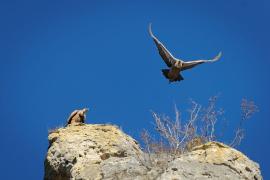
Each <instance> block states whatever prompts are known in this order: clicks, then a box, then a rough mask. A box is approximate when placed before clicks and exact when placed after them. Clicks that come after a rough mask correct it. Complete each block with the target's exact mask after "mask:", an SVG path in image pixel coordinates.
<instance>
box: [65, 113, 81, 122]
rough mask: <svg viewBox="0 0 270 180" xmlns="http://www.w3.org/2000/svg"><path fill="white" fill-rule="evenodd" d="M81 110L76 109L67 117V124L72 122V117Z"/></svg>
mask: <svg viewBox="0 0 270 180" xmlns="http://www.w3.org/2000/svg"><path fill="white" fill-rule="evenodd" d="M78 111H79V110H74V111H73V112H72V113H71V114H70V116H69V117H68V119H67V124H70V121H71V119H72V118H73V117H74V116H75V115H76V114H77V113H78Z"/></svg>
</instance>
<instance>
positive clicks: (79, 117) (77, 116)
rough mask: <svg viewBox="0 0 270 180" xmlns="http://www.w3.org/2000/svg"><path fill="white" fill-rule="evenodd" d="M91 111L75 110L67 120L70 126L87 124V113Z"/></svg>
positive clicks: (86, 109)
mask: <svg viewBox="0 0 270 180" xmlns="http://www.w3.org/2000/svg"><path fill="white" fill-rule="evenodd" d="M88 111H89V109H88V108H84V109H81V110H74V111H73V112H72V113H71V114H70V116H69V117H68V119H67V125H68V124H82V123H84V122H85V119H86V113H87V112H88Z"/></svg>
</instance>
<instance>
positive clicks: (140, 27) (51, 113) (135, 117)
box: [0, 0, 270, 179]
mask: <svg viewBox="0 0 270 180" xmlns="http://www.w3.org/2000/svg"><path fill="white" fill-rule="evenodd" d="M269 19H270V3H269V1H268V2H267V1H266V0H257V1H252V0H227V1H215V0H204V1H195V0H178V1H162V0H160V1H158V0H153V1H139V0H138V1H124V0H123V1H103V0H99V1H93V0H91V1H84V0H80V1H67V0H66V1H36V0H35V1H12V0H11V1H3V0H2V1H0V28H1V31H0V62H1V64H0V84H1V88H0V106H1V122H2V123H1V126H0V135H1V136H0V137H1V148H0V153H1V155H2V158H1V165H0V171H1V179H42V177H43V173H44V167H43V162H44V158H45V155H46V151H47V147H48V142H47V132H48V129H50V128H53V127H57V126H62V125H63V124H65V121H66V118H67V117H68V116H69V114H70V112H71V111H73V110H74V109H78V108H83V107H89V108H90V112H89V113H88V117H87V122H88V123H113V124H117V125H118V126H121V127H122V128H123V130H124V131H125V132H126V133H128V134H130V135H132V136H133V137H135V138H136V139H138V137H139V132H140V131H141V130H142V129H143V128H146V129H148V128H152V117H151V113H150V110H154V111H156V112H159V113H166V114H168V115H172V112H173V107H174V103H176V104H177V106H178V107H179V108H180V109H181V110H182V111H183V112H185V111H186V109H187V107H188V100H189V98H192V99H194V100H196V101H198V102H199V103H203V104H204V103H206V102H207V99H208V98H209V97H210V96H213V95H216V94H218V93H220V94H221V96H220V99H219V102H218V105H219V106H220V107H223V108H224V109H225V117H226V119H227V120H228V122H229V124H230V127H229V131H227V133H228V134H227V135H226V137H228V139H226V140H228V141H229V138H232V136H233V129H234V128H235V126H236V124H237V122H238V121H239V116H240V102H241V99H242V98H248V99H252V100H254V101H255V103H256V104H257V105H258V106H259V109H260V112H259V113H257V114H256V115H255V116H254V117H253V119H251V120H250V121H247V122H246V124H245V128H246V132H247V134H246V138H245V139H244V141H243V143H242V145H241V146H240V147H239V149H240V150H241V151H242V152H243V153H245V154H246V155H247V156H248V157H250V158H251V159H252V160H254V161H256V162H258V163H259V164H260V166H261V169H262V173H263V175H264V178H265V179H270V172H269V167H270V159H269V148H270V146H269V139H270V133H269V128H270V126H269V125H270V123H269V117H270V111H269V107H270V101H269V100H270V98H269V97H270V95H269V92H270V86H269V77H270V71H269V67H270V59H269V52H270V46H269V42H270V35H269V32H270V24H269ZM149 22H152V30H153V32H154V33H155V35H156V36H157V37H158V38H159V39H160V40H161V41H162V42H163V43H164V44H165V45H166V47H167V48H168V49H169V50H170V51H171V52H172V53H173V55H174V56H176V57H179V58H183V59H198V58H209V57H213V56H215V55H216V54H217V53H218V52H219V51H222V52H223V57H222V59H221V60H220V61H218V62H216V63H213V64H203V65H200V66H198V67H196V68H194V69H192V70H190V71H186V72H184V73H183V76H184V78H185V80H184V81H182V82H180V83H176V84H169V83H168V81H167V80H166V79H165V78H164V77H163V76H162V74H161V71H160V69H162V68H165V67H166V66H165V63H164V62H163V61H162V59H161V58H160V56H159V55H158V53H157V50H156V47H155V46H154V43H153V41H152V39H151V38H150V37H149V34H148V32H147V27H148V23H149Z"/></svg>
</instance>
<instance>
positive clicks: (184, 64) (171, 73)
mask: <svg viewBox="0 0 270 180" xmlns="http://www.w3.org/2000/svg"><path fill="white" fill-rule="evenodd" d="M149 34H150V35H151V37H152V38H153V40H154V42H155V44H156V46H157V48H158V52H159V55H160V56H161V57H162V59H163V60H164V62H165V63H166V64H167V66H168V67H169V69H162V73H163V75H164V76H165V77H166V78H167V79H169V82H177V81H181V80H184V78H183V76H182V75H181V71H184V70H187V69H191V68H193V67H195V66H197V65H199V64H202V63H208V62H215V61H217V60H219V59H220V57H221V52H219V54H218V55H217V56H216V57H214V58H213V59H209V60H194V61H184V60H182V59H177V58H175V57H174V56H173V55H172V54H171V53H170V52H169V51H168V50H167V49H166V47H165V46H164V45H163V44H162V43H161V42H160V41H159V40H158V39H157V38H156V36H154V34H153V33H152V29H151V23H150V24H149Z"/></svg>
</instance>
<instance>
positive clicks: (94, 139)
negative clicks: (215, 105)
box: [44, 125, 262, 180]
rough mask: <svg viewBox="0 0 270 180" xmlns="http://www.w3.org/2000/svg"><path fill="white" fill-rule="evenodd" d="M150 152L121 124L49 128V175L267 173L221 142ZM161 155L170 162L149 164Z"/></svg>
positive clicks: (50, 178) (144, 179) (54, 179)
mask: <svg viewBox="0 0 270 180" xmlns="http://www.w3.org/2000/svg"><path fill="white" fill-rule="evenodd" d="M145 157H149V154H145V153H143V152H142V151H141V149H140V147H139V145H138V143H137V142H136V141H135V140H134V139H133V138H131V137H130V136H128V135H126V134H125V133H123V132H122V131H121V130H119V129H118V128H117V127H116V126H113V125H81V126H68V127H65V128H60V129H58V130H56V131H54V132H52V133H50V134H49V149H48V153H47V156H46V159H45V175H44V179H46V180H66V179H80V180H92V179H93V180H94V179H107V180H109V179H110V180H114V179H124V180H133V179H135V180H136V179H137V180H151V179H160V180H163V179H164V180H167V179H175V180H177V179H181V180H185V179H254V180H260V179H262V177H261V175H260V170H259V165H258V164H257V163H255V162H253V161H251V160H249V159H248V158H247V157H246V156H245V155H243V154H242V153H241V152H239V151H237V150H235V149H233V148H230V147H228V146H226V145H224V144H222V143H218V142H209V143H207V144H204V145H201V146H197V147H195V148H194V149H193V150H192V152H190V153H186V154H183V155H181V156H180V157H178V158H175V159H174V160H171V159H170V158H167V159H166V157H167V156H166V155H165V156H157V157H155V156H152V158H150V159H147V158H145ZM150 157H151V155H150ZM153 157H154V158H153ZM161 157H162V160H163V161H160V162H166V163H163V164H162V163H153V164H155V166H148V165H146V164H149V161H159V160H160V159H161ZM150 164H151V162H150Z"/></svg>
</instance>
